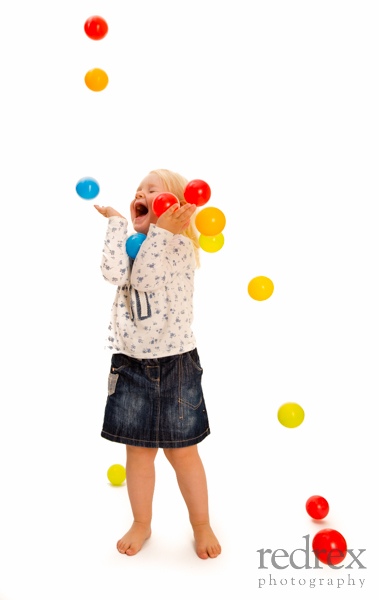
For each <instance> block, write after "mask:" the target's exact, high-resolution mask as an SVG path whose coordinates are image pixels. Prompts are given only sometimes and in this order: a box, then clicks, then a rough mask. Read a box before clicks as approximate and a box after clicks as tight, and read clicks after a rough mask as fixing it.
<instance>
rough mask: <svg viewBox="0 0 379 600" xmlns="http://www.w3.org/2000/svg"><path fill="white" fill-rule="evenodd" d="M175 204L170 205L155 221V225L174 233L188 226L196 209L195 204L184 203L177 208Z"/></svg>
mask: <svg viewBox="0 0 379 600" xmlns="http://www.w3.org/2000/svg"><path fill="white" fill-rule="evenodd" d="M176 206H177V205H174V206H170V208H169V209H168V210H166V212H164V213H163V214H162V215H161V216H160V217H159V219H158V221H157V222H156V223H155V224H156V226H157V227H161V228H162V229H167V231H171V233H173V234H174V235H176V234H178V233H181V232H182V231H183V230H184V229H186V228H187V227H188V225H189V224H190V220H191V217H192V215H193V213H194V212H195V210H196V204H184V205H183V206H181V207H180V208H179V209H177V208H176ZM175 209H176V210H175Z"/></svg>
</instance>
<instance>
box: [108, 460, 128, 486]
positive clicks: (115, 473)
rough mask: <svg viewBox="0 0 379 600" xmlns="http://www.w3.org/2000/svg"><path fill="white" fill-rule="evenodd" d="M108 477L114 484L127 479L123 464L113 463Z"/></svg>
mask: <svg viewBox="0 0 379 600" xmlns="http://www.w3.org/2000/svg"><path fill="white" fill-rule="evenodd" d="M107 476H108V479H109V481H110V482H111V484H112V485H121V484H122V483H123V482H124V481H125V479H126V470H125V467H123V466H122V465H112V466H111V467H109V469H108V473H107Z"/></svg>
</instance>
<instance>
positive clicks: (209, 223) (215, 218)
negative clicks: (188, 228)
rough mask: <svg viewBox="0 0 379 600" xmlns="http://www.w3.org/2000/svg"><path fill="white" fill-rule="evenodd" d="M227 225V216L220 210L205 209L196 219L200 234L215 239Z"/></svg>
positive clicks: (211, 207) (210, 207)
mask: <svg viewBox="0 0 379 600" xmlns="http://www.w3.org/2000/svg"><path fill="white" fill-rule="evenodd" d="M225 224H226V219H225V215H224V213H223V212H222V210H220V209H219V208H214V207H213V206H209V207H208V208H203V210H202V211H200V212H199V214H198V215H197V217H196V219H195V225H196V227H197V229H198V231H199V232H200V233H202V234H203V235H206V236H207V237H213V236H215V235H218V234H219V233H221V231H222V230H223V229H224V227H225Z"/></svg>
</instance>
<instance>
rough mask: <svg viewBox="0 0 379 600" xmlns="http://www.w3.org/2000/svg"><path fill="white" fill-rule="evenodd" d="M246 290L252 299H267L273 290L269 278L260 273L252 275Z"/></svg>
mask: <svg viewBox="0 0 379 600" xmlns="http://www.w3.org/2000/svg"><path fill="white" fill-rule="evenodd" d="M247 291H248V294H249V296H251V298H253V300H258V301H260V302H261V301H262V300H267V299H268V298H270V296H272V293H273V291H274V284H273V283H272V281H271V279H269V278H268V277H264V276H263V275H260V276H259V277H254V279H252V280H251V281H250V283H249V285H248V286H247Z"/></svg>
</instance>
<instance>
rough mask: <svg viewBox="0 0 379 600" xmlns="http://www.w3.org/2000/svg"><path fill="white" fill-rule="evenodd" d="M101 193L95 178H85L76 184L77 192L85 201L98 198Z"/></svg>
mask: <svg viewBox="0 0 379 600" xmlns="http://www.w3.org/2000/svg"><path fill="white" fill-rule="evenodd" d="M99 191H100V186H99V184H98V183H97V181H96V179H93V177H83V178H82V179H79V181H78V183H77V184H76V192H77V193H78V194H79V196H80V197H81V198H84V199H85V200H92V199H93V198H96V196H97V195H98V193H99Z"/></svg>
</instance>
